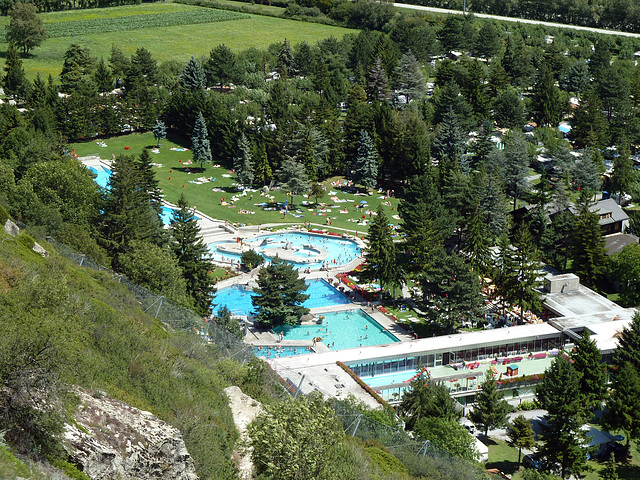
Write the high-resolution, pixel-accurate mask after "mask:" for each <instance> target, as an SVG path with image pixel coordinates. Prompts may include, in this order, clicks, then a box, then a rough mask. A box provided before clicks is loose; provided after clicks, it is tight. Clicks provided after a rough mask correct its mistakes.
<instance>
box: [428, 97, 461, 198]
mask: <svg viewBox="0 0 640 480" xmlns="http://www.w3.org/2000/svg"><path fill="white" fill-rule="evenodd" d="M465 152H466V144H465V139H464V132H463V131H462V128H461V127H460V123H459V122H458V117H457V116H456V114H455V113H454V112H453V110H452V109H449V111H448V112H447V114H446V115H445V117H444V119H443V120H442V124H441V125H440V129H439V130H438V132H437V133H436V138H435V139H434V140H433V144H432V146H431V153H432V155H433V157H434V159H436V160H437V161H438V170H439V172H440V184H441V186H442V185H443V183H444V179H445V178H447V176H449V175H450V174H451V173H452V172H456V171H458V170H460V169H461V168H462V163H463V160H462V157H463V155H464V154H465ZM465 173H469V169H466V171H465Z"/></svg>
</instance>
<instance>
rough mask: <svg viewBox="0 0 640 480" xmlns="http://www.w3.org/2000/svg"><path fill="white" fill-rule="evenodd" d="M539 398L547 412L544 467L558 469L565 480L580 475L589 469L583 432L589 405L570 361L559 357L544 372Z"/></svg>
mask: <svg viewBox="0 0 640 480" xmlns="http://www.w3.org/2000/svg"><path fill="white" fill-rule="evenodd" d="M536 398H537V400H538V402H539V403H540V405H541V406H542V408H543V409H545V410H547V414H546V415H545V416H544V418H545V420H546V422H547V424H546V425H545V426H544V427H543V434H542V441H543V446H542V448H540V452H541V454H542V456H543V457H544V459H545V464H546V465H547V466H548V467H549V468H550V469H552V468H558V470H559V471H560V477H561V478H563V479H565V478H567V477H570V476H571V475H580V474H581V473H582V472H583V471H584V470H585V467H586V460H587V459H586V453H587V448H588V447H586V446H587V445H588V444H589V443H588V441H587V440H586V434H585V432H584V430H582V425H583V424H584V422H585V420H586V405H585V403H584V401H583V400H584V398H583V396H582V394H581V391H580V374H579V373H578V372H577V371H576V370H575V368H573V365H572V364H571V362H569V360H568V359H566V358H564V357H563V356H558V357H556V359H555V360H554V361H553V363H552V364H551V366H550V367H549V368H548V369H547V370H545V374H544V378H543V379H542V382H541V383H540V385H539V386H538V388H537V390H536Z"/></svg>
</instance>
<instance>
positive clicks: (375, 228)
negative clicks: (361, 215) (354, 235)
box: [360, 205, 401, 296]
mask: <svg viewBox="0 0 640 480" xmlns="http://www.w3.org/2000/svg"><path fill="white" fill-rule="evenodd" d="M364 257H365V259H366V263H365V266H364V268H363V270H362V272H361V274H360V275H361V277H362V279H364V280H369V281H375V280H378V281H379V282H380V288H381V290H382V291H385V290H387V291H390V293H391V294H392V296H395V295H394V289H395V288H396V287H397V286H399V284H400V281H401V280H400V269H399V266H398V258H397V247H396V245H395V244H394V243H393V238H392V236H391V229H390V228H389V219H388V218H387V215H386V213H385V211H384V207H383V206H382V205H378V209H377V211H376V216H375V217H374V220H373V222H372V223H370V224H369V233H368V235H367V247H366V249H365V252H364Z"/></svg>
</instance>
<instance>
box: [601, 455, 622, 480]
mask: <svg viewBox="0 0 640 480" xmlns="http://www.w3.org/2000/svg"><path fill="white" fill-rule="evenodd" d="M600 478H601V479H602V480H619V478H620V477H619V476H618V469H617V467H616V455H615V453H614V452H611V455H609V459H608V460H607V463H606V465H605V467H604V468H603V469H602V470H601V471H600Z"/></svg>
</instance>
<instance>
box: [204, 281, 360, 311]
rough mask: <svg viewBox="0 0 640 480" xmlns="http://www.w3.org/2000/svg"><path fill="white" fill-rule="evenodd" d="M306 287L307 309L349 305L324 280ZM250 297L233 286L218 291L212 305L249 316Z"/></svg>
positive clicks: (251, 305)
mask: <svg viewBox="0 0 640 480" xmlns="http://www.w3.org/2000/svg"><path fill="white" fill-rule="evenodd" d="M307 285H309V288H307V291H306V292H305V293H306V294H307V295H309V298H308V299H307V301H306V302H304V303H303V305H304V306H305V307H307V308H319V307H328V306H332V305H347V304H348V303H349V300H347V299H346V298H345V297H344V296H343V295H342V294H341V293H340V292H339V291H338V290H336V289H335V288H333V287H332V286H331V285H329V284H328V283H327V282H326V281H324V280H321V279H316V280H310V281H308V282H307ZM252 295H253V292H252V291H251V290H249V289H248V288H246V287H244V286H242V285H234V286H232V287H227V288H222V289H220V290H218V293H216V295H215V297H213V303H214V304H216V305H218V307H217V308H219V307H221V306H222V305H226V306H227V308H228V309H229V310H231V312H232V313H234V314H236V315H251V311H252V310H253V304H252V303H251V297H252Z"/></svg>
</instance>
